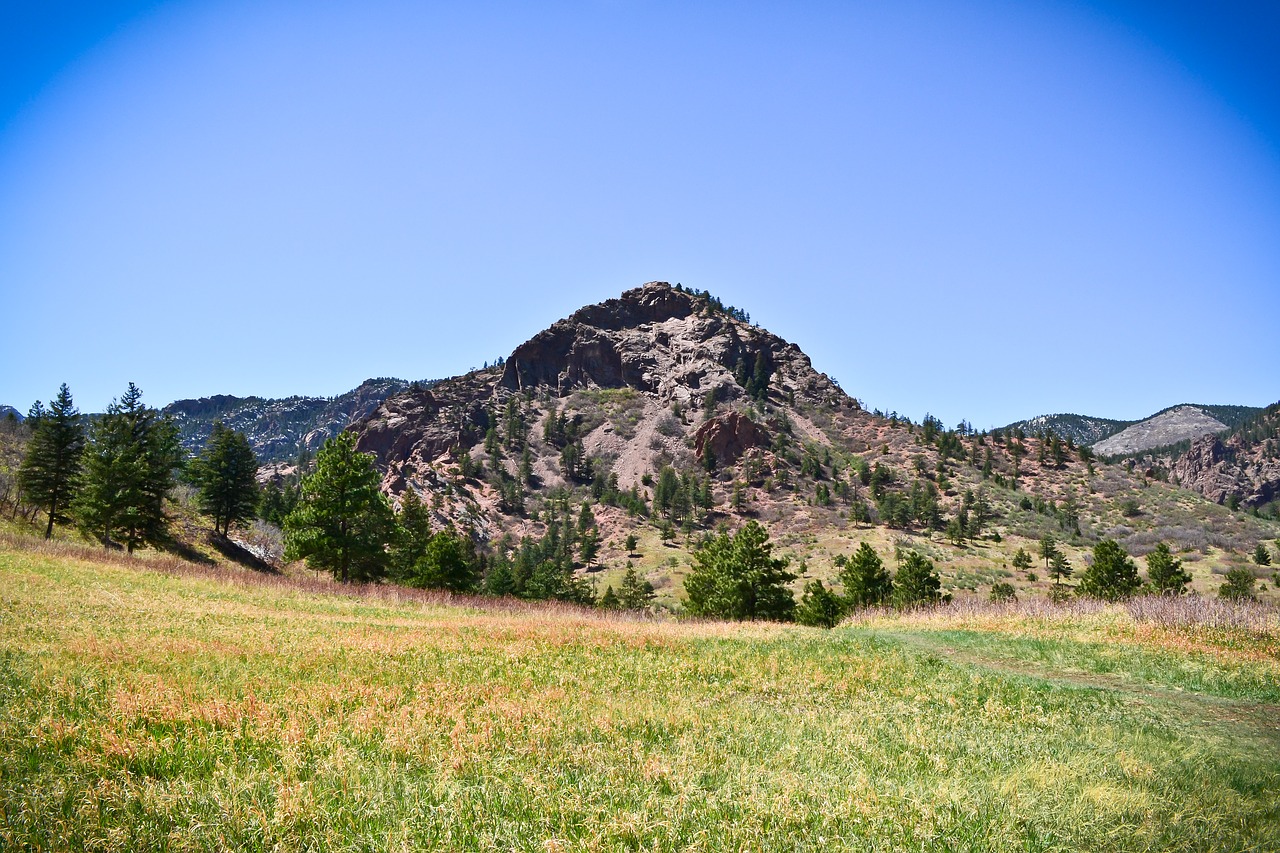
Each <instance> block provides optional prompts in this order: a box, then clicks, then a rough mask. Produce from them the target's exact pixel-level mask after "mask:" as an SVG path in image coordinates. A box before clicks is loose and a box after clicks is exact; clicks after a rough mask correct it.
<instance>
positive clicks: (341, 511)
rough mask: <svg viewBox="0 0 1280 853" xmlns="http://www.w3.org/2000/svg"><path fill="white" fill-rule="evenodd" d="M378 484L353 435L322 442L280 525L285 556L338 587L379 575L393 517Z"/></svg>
mask: <svg viewBox="0 0 1280 853" xmlns="http://www.w3.org/2000/svg"><path fill="white" fill-rule="evenodd" d="M379 480H380V478H379V477H378V472H377V470H376V469H375V468H374V467H373V455H372V454H369V453H357V452H356V440H355V436H354V435H353V434H351V433H349V432H343V433H340V434H339V435H337V436H336V437H334V438H331V439H329V440H328V441H326V442H325V443H324V446H323V447H322V448H320V452H319V453H318V454H317V455H316V467H315V471H314V472H313V473H312V474H311V475H309V476H308V477H307V478H306V479H305V480H303V481H302V498H301V500H300V501H299V503H298V506H297V508H295V509H294V511H293V512H292V513H290V514H289V516H288V518H286V519H285V521H284V532H285V553H286V556H287V557H288V558H289V559H291V560H296V559H305V560H306V561H307V564H308V565H310V566H311V567H313V568H316V569H324V570H326V571H329V572H332V573H333V576H334V577H335V578H337V579H338V580H340V581H342V582H343V583H347V582H349V581H371V580H377V579H378V578H380V577H382V576H383V574H385V572H386V567H387V562H388V559H389V556H388V552H387V549H386V543H387V542H388V541H389V540H390V539H391V533H392V527H393V524H394V518H393V516H392V514H391V507H390V506H389V505H388V504H387V500H386V498H385V497H383V495H382V492H381V491H379V489H378V485H379Z"/></svg>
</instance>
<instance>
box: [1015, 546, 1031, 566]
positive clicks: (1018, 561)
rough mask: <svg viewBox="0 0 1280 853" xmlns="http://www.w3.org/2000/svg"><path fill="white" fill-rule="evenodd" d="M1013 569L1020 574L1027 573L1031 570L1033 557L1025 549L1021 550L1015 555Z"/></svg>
mask: <svg viewBox="0 0 1280 853" xmlns="http://www.w3.org/2000/svg"><path fill="white" fill-rule="evenodd" d="M1013 567H1014V568H1015V569H1017V570H1018V571H1020V572H1025V571H1026V570H1027V569H1029V568H1031V555H1030V554H1028V553H1027V550H1026V549H1025V548H1019V549H1018V550H1017V552H1016V553H1015V554H1014V555H1013Z"/></svg>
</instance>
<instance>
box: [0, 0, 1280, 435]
mask: <svg viewBox="0 0 1280 853" xmlns="http://www.w3.org/2000/svg"><path fill="white" fill-rule="evenodd" d="M1278 46H1280V3H1274V2H1266V3H1259V4H1249V3H1239V2H1223V3H1189V2H1181V0H1159V2H1157V0H1130V1H1129V2H1113V3H1107V2H1101V0H1098V2H1086V1H1085V0H1077V2H1068V1H1067V0H1017V2H1013V0H1009V2H1000V0H948V2H942V0H893V2H848V1H846V2H827V3H824V2H803V0H799V2H740V3H728V2H724V3H712V2H689V0H685V1H684V2H637V1H633V0H595V2H590V0H581V2H572V1H571V0H566V2H537V3H517V2H484V0H480V1H479V2H467V3H456V2H449V3H427V2H408V0H405V2H394V0H360V2H339V1H338V0H329V1H328V2H326V0H305V2H303V0H298V2H289V0H245V2H236V0H185V2H184V0H172V2H110V0H95V2H87V3H73V2H60V1H59V0H47V2H40V3H25V2H24V3H17V2H0V289H2V290H0V297H2V300H3V301H0V305H3V314H2V315H0V316H2V317H3V326H2V329H0V334H2V335H3V347H4V357H3V361H2V362H0V363H2V365H3V366H2V367H0V403H9V404H11V405H14V406H16V407H17V408H19V409H20V410H23V411H25V410H26V408H27V407H28V406H29V405H30V404H31V402H32V401H33V400H35V399H37V398H39V399H42V400H46V401H47V400H48V399H49V398H50V397H51V396H52V395H53V394H54V393H55V391H56V390H57V387H58V384H59V383H61V382H64V381H65V382H67V383H69V384H70V386H71V389H72V391H73V393H74V394H75V395H76V399H77V402H78V403H79V404H80V406H81V408H83V409H86V410H100V409H102V408H103V407H104V406H105V405H106V403H107V402H108V401H109V400H110V399H111V398H112V397H115V396H118V395H119V394H120V393H121V392H122V391H123V389H124V387H125V385H126V383H127V382H129V381H134V382H136V383H138V385H139V386H140V387H141V388H142V389H143V390H144V392H145V394H146V397H145V399H146V400H148V401H149V402H151V403H152V404H154V405H162V404H164V403H167V402H169V401H171V400H173V399H176V398H182V397H196V396H205V395H210V394H215V393H229V394H237V395H249V394H258V395H263V396H285V395H289V394H321V395H327V394H337V393H340V392H342V391H345V390H347V389H349V388H351V387H354V386H355V385H356V384H358V383H359V382H360V381H361V380H363V379H365V378H366V377H369V376H400V377H403V378H435V377H443V376H448V375H452V374H456V373H460V372H463V371H465V370H467V369H468V368H470V367H474V366H479V365H480V364H482V363H483V362H484V361H486V360H490V361H491V360H493V359H495V358H496V357H497V356H499V355H506V354H507V353H509V352H510V351H511V350H512V349H513V348H514V347H515V346H516V345H517V344H519V343H520V342H522V341H523V340H525V339H527V338H528V337H530V336H531V335H533V334H534V333H536V332H537V331H539V330H540V329H542V328H544V327H545V326H547V325H548V324H550V323H551V322H553V321H554V320H556V319H558V318H560V317H563V316H565V315H567V314H568V313H570V312H572V311H573V310H574V309H576V308H578V307H579V306H581V305H583V304H587V303H592V302H598V301H601V300H603V299H606V298H608V297H611V296H615V295H617V294H618V293H619V292H620V291H622V290H624V289H626V288H629V287H634V286H636V285H639V284H641V283H643V282H645V281H650V280H668V281H671V282H677V281H679V282H682V283H684V284H685V285H687V286H690V287H697V288H708V289H710V290H711V291H712V292H713V293H715V294H716V295H718V296H720V297H721V298H722V299H724V300H725V301H726V302H728V303H731V304H734V305H738V306H740V307H743V308H745V309H746V310H747V311H749V312H750V313H751V315H752V319H753V320H755V321H757V322H759V323H760V324H761V325H763V326H765V327H766V328H768V329H770V330H772V331H774V332H776V333H778V334H780V335H782V336H783V337H785V338H787V339H789V340H792V341H794V342H795V343H797V344H798V345H800V346H801V348H803V349H804V350H805V351H806V352H807V353H809V355H810V356H811V357H812V358H813V362H814V365H815V367H817V368H818V369H819V370H822V371H825V372H827V373H829V374H831V375H832V376H834V377H835V378H836V379H838V380H839V381H840V383H841V384H842V386H843V387H844V388H845V390H846V391H848V392H849V393H851V394H853V395H855V396H857V397H859V398H861V399H862V400H864V401H865V402H866V403H867V405H868V406H870V407H875V408H881V409H884V410H886V411H887V410H897V411H899V412H902V413H905V414H909V415H911V416H912V417H913V418H917V419H918V418H920V417H922V416H923V415H924V414H925V413H926V412H929V413H932V414H934V415H937V416H939V417H941V418H942V419H943V420H944V421H945V422H946V423H948V424H954V423H955V422H957V421H958V420H960V419H961V418H967V419H969V420H970V421H971V422H973V423H974V424H975V425H976V426H979V427H986V426H995V425H1000V424H1003V423H1006V422H1009V421H1012V420H1015V419H1018V418H1022V417H1028V416H1032V415H1036V414H1041V413H1049V412H1058V411H1075V412H1080V413H1085V414H1095V415H1101V416H1109V417H1120V418H1137V417H1142V416H1145V415H1147V414H1150V413H1152V412H1154V411H1155V410H1157V409H1160V408H1163V407H1165V406H1168V405H1171V404H1174V403H1179V402H1184V401H1194V402H1206V403H1245V404H1252V405H1265V404H1267V403H1270V402H1274V401H1275V400H1276V399H1278V398H1280V346H1278V345H1277V342H1278V341H1280V48H1278Z"/></svg>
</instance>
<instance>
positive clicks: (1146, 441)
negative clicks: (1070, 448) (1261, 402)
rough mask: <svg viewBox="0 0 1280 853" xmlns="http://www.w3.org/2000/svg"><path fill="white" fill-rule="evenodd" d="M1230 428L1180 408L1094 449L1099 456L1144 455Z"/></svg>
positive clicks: (1094, 446)
mask: <svg viewBox="0 0 1280 853" xmlns="http://www.w3.org/2000/svg"><path fill="white" fill-rule="evenodd" d="M1225 429H1227V425H1226V424H1224V423H1222V422H1221V421H1219V420H1217V419H1216V418H1213V417H1210V416H1209V415H1207V414H1205V413H1204V412H1203V411H1201V410H1200V409H1197V408H1196V407H1194V406H1178V407H1177V408H1175V409H1170V410H1169V411H1167V412H1163V413H1161V414H1159V415H1156V416H1155V417H1152V418H1147V419H1146V420H1145V421H1139V422H1138V423H1136V424H1134V425H1133V426H1130V427H1126V428H1125V429H1123V430H1121V431H1120V432H1118V433H1116V434H1115V435H1113V436H1111V437H1110V438H1107V439H1104V440H1102V441H1100V442H1098V443H1097V444H1095V445H1093V450H1094V452H1095V453H1097V454H1098V455H1099V456H1119V455H1121V454H1125V453H1140V452H1142V451H1144V450H1151V449H1153V448H1156V447H1165V446H1167V445H1170V444H1177V443H1178V442H1180V441H1186V440H1187V439H1196V438H1200V437H1201V436H1203V435H1210V434H1212V433H1218V432H1222V431H1223V430H1225Z"/></svg>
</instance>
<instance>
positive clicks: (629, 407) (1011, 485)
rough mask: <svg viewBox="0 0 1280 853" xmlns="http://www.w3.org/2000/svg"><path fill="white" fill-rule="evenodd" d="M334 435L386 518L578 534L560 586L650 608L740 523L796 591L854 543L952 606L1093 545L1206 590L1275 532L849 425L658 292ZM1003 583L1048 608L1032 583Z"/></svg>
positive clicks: (1089, 478)
mask: <svg viewBox="0 0 1280 853" xmlns="http://www.w3.org/2000/svg"><path fill="white" fill-rule="evenodd" d="M1085 420H1086V419H1078V421H1079V422H1080V423H1079V425H1080V427H1081V428H1082V429H1086V430H1087V429H1090V428H1093V429H1099V430H1106V429H1110V428H1111V427H1110V426H1109V425H1107V424H1105V423H1101V419H1092V420H1095V421H1098V422H1099V423H1097V424H1095V425H1094V427H1089V425H1088V424H1085V423H1084V421H1085ZM349 429H350V430H351V431H352V432H353V433H354V434H355V436H356V440H357V447H358V448H359V449H360V450H361V451H365V452H369V453H372V454H373V455H374V457H375V460H376V464H377V466H378V468H379V471H380V472H381V474H382V477H383V488H384V491H386V492H387V494H389V495H390V496H391V497H392V498H393V500H398V499H399V498H400V496H401V495H403V494H404V492H405V490H407V489H409V488H412V489H414V490H415V491H416V492H417V493H419V494H420V495H421V496H422V499H423V502H424V504H425V505H426V506H427V507H429V508H430V511H431V513H432V515H433V517H434V519H435V523H436V524H437V525H444V524H451V525H453V526H454V527H456V528H457V529H460V530H465V531H469V532H470V533H471V534H472V535H473V537H474V539H475V541H476V543H477V545H478V547H480V548H481V549H482V550H487V551H488V552H489V553H490V554H491V555H492V554H496V553H501V554H506V555H512V554H515V553H516V552H521V553H524V552H525V551H526V550H527V549H530V548H534V549H535V550H536V548H537V547H542V546H539V545H537V543H539V542H541V543H543V546H545V547H552V546H553V545H555V543H557V542H559V543H560V547H561V548H563V547H564V544H563V543H564V540H565V539H567V538H571V537H573V536H577V535H579V534H580V533H581V531H583V530H597V531H598V538H592V537H590V536H589V537H587V538H588V539H590V540H591V542H592V548H590V549H587V550H584V551H582V553H581V554H577V555H576V556H575V558H574V559H575V561H576V563H577V566H578V570H579V571H581V572H584V573H596V572H601V574H598V575H593V576H594V577H597V578H600V579H602V580H601V584H604V583H616V582H617V581H618V579H619V578H620V576H621V572H622V568H623V567H624V566H628V565H630V566H635V567H637V568H639V569H640V570H641V571H642V574H643V576H645V577H646V578H647V579H648V580H650V581H651V582H652V583H654V585H655V586H657V587H658V589H659V595H660V598H661V599H662V600H664V601H668V602H672V603H674V602H675V601H676V600H678V590H679V588H680V584H681V583H682V579H683V576H684V575H685V574H686V573H687V572H688V571H689V568H690V564H691V552H692V550H693V548H694V546H695V545H696V543H697V542H698V541H699V540H700V537H702V536H705V535H707V534H708V533H709V532H710V531H712V530H715V529H717V528H719V527H720V526H721V525H724V526H726V527H728V528H730V529H732V528H734V527H737V526H739V525H741V524H742V523H744V522H745V521H746V520H748V519H757V520H759V521H761V522H762V523H763V524H765V525H766V527H767V528H768V529H769V531H770V534H771V535H772V536H773V537H774V539H775V541H776V542H777V543H778V547H779V549H780V551H781V553H783V554H785V555H787V556H790V557H792V558H793V560H794V561H795V566H796V568H797V570H799V571H800V572H801V574H802V576H804V577H810V578H812V577H817V578H822V579H830V578H831V577H833V576H834V574H835V572H836V571H837V570H836V568H835V560H836V558H837V556H839V555H847V554H849V553H851V552H852V551H853V550H854V549H856V547H857V544H858V543H859V542H861V541H869V542H871V543H873V545H874V546H875V547H877V548H878V549H880V550H881V553H888V554H892V553H894V552H895V551H896V550H898V549H904V548H913V549H918V550H920V551H921V552H923V553H926V554H928V555H930V557H931V559H934V560H936V561H937V563H938V566H939V570H940V572H941V573H942V575H943V583H944V588H947V589H951V590H955V591H961V590H974V589H977V585H978V584H980V583H991V582H992V580H993V579H999V578H1004V577H1013V575H1012V573H1011V572H1010V571H1009V570H1008V565H1009V561H1010V560H1011V559H1012V555H1013V553H1014V551H1015V550H1016V549H1017V548H1018V547H1025V548H1027V549H1028V550H1033V549H1034V548H1035V547H1036V543H1037V542H1038V540H1039V539H1040V538H1041V537H1042V536H1045V535H1052V536H1054V537H1055V538H1058V539H1059V540H1060V541H1063V542H1064V547H1068V546H1069V547H1070V548H1071V549H1074V550H1071V551H1070V556H1071V559H1072V560H1073V561H1075V564H1076V565H1080V564H1081V562H1082V561H1084V560H1085V559H1086V552H1087V548H1088V547H1089V545H1090V543H1092V542H1096V541H1097V540H1098V539H1099V538H1101V537H1103V536H1108V537H1111V538H1115V539H1117V540H1119V541H1120V542H1121V544H1122V545H1123V546H1124V547H1126V548H1127V549H1129V550H1130V551H1131V553H1138V554H1141V553H1146V551H1148V550H1150V548H1151V547H1153V545H1154V543H1155V542H1157V541H1167V542H1169V543H1170V544H1171V545H1172V546H1173V547H1174V548H1175V549H1180V550H1183V551H1188V550H1194V551H1199V552H1200V554H1203V555H1208V556H1205V557H1204V560H1205V562H1204V563H1203V564H1202V569H1203V576H1204V577H1205V578H1206V579H1211V578H1213V577H1214V575H1213V574H1212V573H1211V572H1210V569H1212V570H1213V571H1218V570H1219V569H1221V570H1222V571H1225V567H1227V566H1230V565H1234V563H1233V562H1232V561H1233V560H1236V559H1237V556H1233V555H1239V554H1243V553H1246V552H1247V551H1250V550H1251V549H1253V548H1254V547H1255V545H1256V544H1257V543H1258V542H1259V541H1262V540H1265V539H1269V538H1275V537H1276V536H1277V534H1278V533H1280V527H1278V526H1277V525H1276V524H1275V523H1274V522H1272V521H1270V520H1268V519H1259V518H1254V517H1251V516H1245V515H1241V514H1239V513H1233V512H1230V511H1229V510H1228V508H1227V507H1223V506H1217V505H1215V504H1214V503H1212V502H1210V501H1207V500H1204V499H1202V498H1200V497H1198V496H1194V495H1190V494H1189V493H1188V492H1186V491H1184V490H1182V489H1179V488H1177V487H1175V486H1174V485H1172V484H1170V483H1167V482H1165V481H1164V480H1163V479H1162V477H1163V476H1164V475H1163V474H1162V471H1163V469H1158V468H1157V467H1155V466H1153V467H1152V468H1151V469H1150V470H1148V469H1146V468H1140V467H1138V466H1136V465H1131V464H1128V463H1126V464H1124V465H1119V464H1103V463H1102V462H1098V461H1097V460H1095V459H1094V458H1093V454H1090V453H1088V452H1086V451H1084V450H1082V445H1083V444H1084V442H1083V441H1081V442H1077V441H1076V439H1075V438H1074V437H1072V436H1071V435H1070V433H1067V437H1066V438H1065V439H1064V438H1062V437H1061V436H1059V435H1056V434H1055V435H1049V434H1036V433H1038V430H1037V431H1035V432H1032V433H1031V434H1029V435H1025V436H1020V437H1016V434H1010V433H1008V432H1004V433H1002V434H999V435H996V434H991V435H986V434H979V433H973V432H969V431H953V430H946V429H944V428H943V427H942V426H941V424H940V423H938V422H937V421H936V420H933V419H926V421H925V422H924V423H921V424H914V423H911V422H910V421H906V420H902V419H899V418H896V417H889V418H886V417H882V416H879V415H877V414H874V413H870V412H867V411H865V410H863V408H862V407H861V405H860V404H859V402H858V401H857V400H856V399H854V398H853V397H851V396H849V395H847V394H846V393H845V392H844V391H842V390H841V389H840V387H839V386H837V385H836V384H835V383H834V382H833V381H832V380H831V379H830V378H829V377H827V376H826V375H825V374H823V373H821V372H819V371H818V370H816V369H815V368H814V367H813V365H812V363H811V362H810V360H809V358H808V356H806V355H805V354H804V353H803V352H802V351H801V350H800V349H799V347H797V346H796V345H795V344H793V343H790V342H788V341H785V340H782V339H781V338H779V337H777V336H776V335H773V334H771V333H770V332H768V331H766V330H765V329H762V328H760V327H759V326H755V325H752V324H751V323H749V322H748V321H747V318H746V315H745V313H744V312H741V311H738V310H736V309H731V308H726V307H725V306H724V305H722V304H721V303H720V302H719V300H717V299H715V298H714V297H711V296H710V295H709V294H707V293H698V292H689V291H686V290H684V289H682V288H679V287H671V286H670V285H668V284H665V283H661V282H650V283H649V284H646V285H644V286H642V287H639V288H635V289H632V290H628V291H626V292H625V293H623V294H622V295H621V296H620V297H619V298H615V299H609V300H607V301H605V302H603V303H600V304H598V305H592V306H588V307H586V308H583V309H581V310H579V311H577V312H576V313H574V314H572V315H571V316H569V317H567V318H565V319H563V320H560V321H558V322H556V323H554V324H553V325H552V326H551V327H550V328H548V329H546V330H545V331H543V332H540V333H539V334H537V335H535V336H534V337H533V338H531V339H530V340H528V341H526V342H525V343H523V344H521V345H520V346H518V347H516V348H515V350H514V351H513V352H512V353H511V355H510V357H509V358H507V359H506V361H505V363H504V364H503V365H502V366H501V367H495V368H490V369H485V370H478V371H473V372H471V373H468V374H466V375H465V376H459V377H454V378H452V379H447V380H443V381H441V382H439V383H437V384H435V385H434V386H432V387H431V388H423V387H418V388H411V389H406V390H404V391H401V392H398V393H394V394H391V395H390V396H388V397H387V398H386V399H385V400H384V401H382V402H381V403H380V404H379V405H377V406H376V408H374V409H373V411H372V412H371V413H370V414H369V416H368V417H367V418H365V419H364V420H362V421H360V422H359V423H355V424H353V425H352V426H351V427H349ZM1027 432H1031V431H1027ZM1055 433H1056V430H1055ZM1084 437H1086V438H1087V437H1090V436H1089V434H1088V433H1087V431H1086V433H1085V434H1084ZM944 529H946V530H947V531H948V533H947V536H946V537H945V538H943V537H942V536H941V533H942V531H943V530H944ZM575 530H576V531H578V533H575V532H574V531H575ZM632 536H634V537H636V542H637V543H638V546H637V548H636V549H635V550H634V551H633V549H631V548H630V547H627V546H626V545H625V544H624V543H625V541H626V540H628V539H629V537H632ZM522 543H523V544H522ZM531 543H533V544H531ZM547 543H551V544H549V545H548V544H547ZM974 543H980V544H974ZM596 546H598V547H596ZM1196 559H1197V560H1200V559H1201V557H1199V556H1197V557H1196ZM1014 580H1015V581H1016V582H1017V583H1018V584H1019V589H1020V591H1030V590H1033V589H1034V590H1036V591H1037V592H1038V594H1047V593H1048V588H1047V586H1046V583H1047V581H1045V579H1044V578H1043V577H1042V576H1038V577H1032V575H1031V573H1028V574H1027V576H1026V578H1014ZM1206 588H1208V587H1206ZM599 591H601V592H602V591H603V586H601V587H600V589H599Z"/></svg>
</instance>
